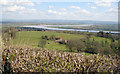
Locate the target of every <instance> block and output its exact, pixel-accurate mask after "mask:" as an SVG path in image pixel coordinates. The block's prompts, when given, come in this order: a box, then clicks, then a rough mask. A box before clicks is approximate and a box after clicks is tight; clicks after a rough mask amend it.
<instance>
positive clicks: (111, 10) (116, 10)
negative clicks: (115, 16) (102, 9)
mask: <svg viewBox="0 0 120 74" xmlns="http://www.w3.org/2000/svg"><path fill="white" fill-rule="evenodd" d="M108 11H109V12H118V9H115V8H110V9H109V10H108Z"/></svg>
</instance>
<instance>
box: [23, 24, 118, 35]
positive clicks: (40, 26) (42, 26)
mask: <svg viewBox="0 0 120 74" xmlns="http://www.w3.org/2000/svg"><path fill="white" fill-rule="evenodd" d="M91 25H92V24H88V25H36V26H29V25H28V26H23V27H31V28H42V29H47V30H62V31H80V32H92V33H98V32H100V31H97V30H82V29H64V28H52V27H82V26H91ZM103 32H105V33H107V32H111V33H112V34H120V32H117V31H103Z"/></svg>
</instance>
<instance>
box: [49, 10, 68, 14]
mask: <svg viewBox="0 0 120 74" xmlns="http://www.w3.org/2000/svg"><path fill="white" fill-rule="evenodd" d="M48 13H52V14H57V15H65V14H66V12H59V11H54V10H48Z"/></svg>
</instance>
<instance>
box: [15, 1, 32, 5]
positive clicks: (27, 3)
mask: <svg viewBox="0 0 120 74" xmlns="http://www.w3.org/2000/svg"><path fill="white" fill-rule="evenodd" d="M15 3H16V4H18V5H25V6H34V3H32V2H31V1H29V0H17V1H16V2H15Z"/></svg>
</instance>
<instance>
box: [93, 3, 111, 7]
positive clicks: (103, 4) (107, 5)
mask: <svg viewBox="0 0 120 74" xmlns="http://www.w3.org/2000/svg"><path fill="white" fill-rule="evenodd" d="M95 4H96V5H97V6H101V7H111V5H112V4H111V2H95Z"/></svg>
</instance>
